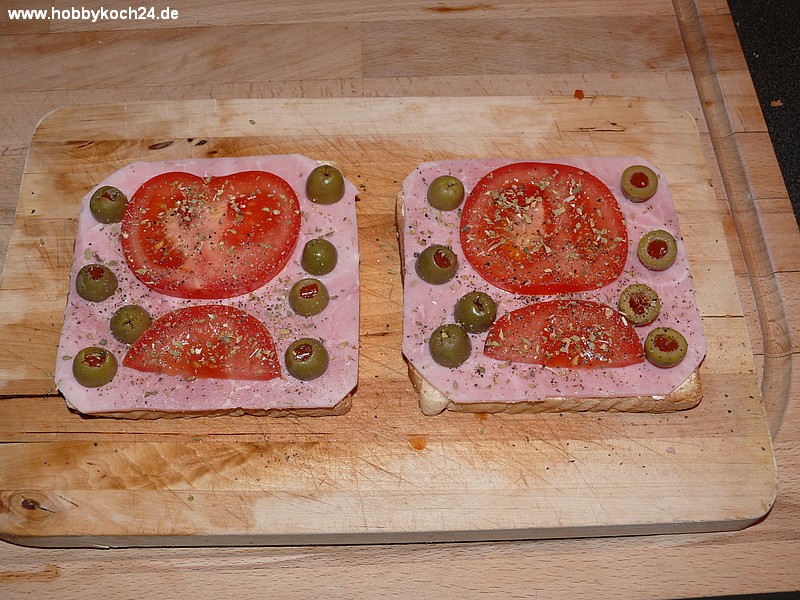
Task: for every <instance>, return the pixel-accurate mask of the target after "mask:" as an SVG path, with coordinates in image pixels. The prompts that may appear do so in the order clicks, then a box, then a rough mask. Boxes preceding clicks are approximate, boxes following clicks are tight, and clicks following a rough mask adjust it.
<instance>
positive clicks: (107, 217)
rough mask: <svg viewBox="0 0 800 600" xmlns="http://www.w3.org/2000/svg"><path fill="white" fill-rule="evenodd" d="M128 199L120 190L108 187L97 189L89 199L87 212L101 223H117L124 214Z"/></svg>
mask: <svg viewBox="0 0 800 600" xmlns="http://www.w3.org/2000/svg"><path fill="white" fill-rule="evenodd" d="M127 204H128V198H126V197H125V194H123V193H122V192H121V191H120V190H118V189H117V188H115V187H111V186H109V185H104V186H103V187H100V188H97V189H96V190H95V192H94V193H93V194H92V197H91V198H90V199H89V210H91V211H92V215H94V218H95V219H97V220H98V221H100V222H101V223H119V222H120V221H122V217H123V215H124V214H125V206H126V205H127Z"/></svg>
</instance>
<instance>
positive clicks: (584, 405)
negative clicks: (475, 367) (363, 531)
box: [395, 191, 703, 416]
mask: <svg viewBox="0 0 800 600" xmlns="http://www.w3.org/2000/svg"><path fill="white" fill-rule="evenodd" d="M404 224H405V219H404V211H403V192H402V191H401V192H400V193H399V194H398V195H397V200H396V202H395V227H396V235H397V243H398V246H399V249H400V274H401V280H402V282H403V284H404V285H405V261H404V257H405V247H404V244H403V227H404ZM403 358H404V359H405V356H404V357H403ZM405 360H406V364H407V366H408V377H409V379H410V380H411V385H412V386H413V387H414V390H416V392H417V393H418V394H419V406H420V410H421V411H422V413H423V414H424V415H427V416H434V415H438V414H440V413H442V412H444V411H445V410H449V411H453V412H473V413H508V414H520V413H543V412H601V411H606V412H639V413H665V412H675V411H678V410H687V409H690V408H694V407H695V406H697V405H698V404H699V403H700V401H701V400H702V398H703V387H702V384H701V381H700V372H699V369H697V370H695V371H694V372H693V373H692V374H691V375H690V376H689V378H688V379H686V381H684V382H683V383H682V384H681V385H680V386H679V387H678V388H677V389H676V390H674V391H673V392H671V393H670V394H667V395H666V396H625V397H616V398H603V397H589V398H562V397H554V398H541V399H536V400H528V399H524V398H518V399H515V398H508V399H504V400H502V401H498V400H491V399H487V401H486V402H456V401H455V400H452V399H450V398H449V397H448V396H447V393H445V392H442V391H441V390H439V389H437V388H436V387H435V386H434V385H433V384H432V383H430V382H429V381H428V380H427V379H425V378H424V377H423V376H422V374H421V373H420V372H419V371H418V370H417V369H416V368H415V367H414V366H413V365H412V364H411V363H410V362H409V361H408V360H407V359H405Z"/></svg>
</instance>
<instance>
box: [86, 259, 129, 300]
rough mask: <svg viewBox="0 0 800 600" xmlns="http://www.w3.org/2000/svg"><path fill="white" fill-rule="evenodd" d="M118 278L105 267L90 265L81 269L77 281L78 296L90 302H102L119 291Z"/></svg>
mask: <svg viewBox="0 0 800 600" xmlns="http://www.w3.org/2000/svg"><path fill="white" fill-rule="evenodd" d="M118 285H119V284H118V283H117V276H116V275H114V273H113V272H112V271H111V269H109V268H108V267H106V266H105V265H98V264H94V263H93V264H90V265H84V266H83V267H81V270H80V271H78V275H77V277H76V279H75V289H76V290H77V292H78V295H79V296H80V297H81V298H83V299H84V300H88V301H90V302H102V301H103V300H106V299H107V298H109V297H110V296H111V294H113V293H114V292H115V291H116V290H117V286H118Z"/></svg>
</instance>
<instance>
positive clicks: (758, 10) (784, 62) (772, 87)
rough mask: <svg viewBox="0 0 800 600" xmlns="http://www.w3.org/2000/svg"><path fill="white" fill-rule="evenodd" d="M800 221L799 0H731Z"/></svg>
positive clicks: (784, 176)
mask: <svg viewBox="0 0 800 600" xmlns="http://www.w3.org/2000/svg"><path fill="white" fill-rule="evenodd" d="M728 6H729V7H730V11H731V17H732V18H733V23H734V25H735V26H736V32H737V34H738V35H739V40H740V42H741V45H742V51H743V52H744V56H745V59H746V60H747V65H748V67H749V68H750V76H751V77H752V79H753V85H754V86H755V88H756V93H757V94H758V101H759V104H760V105H761V112H762V113H763V114H764V120H765V121H766V123H767V129H768V130H769V135H770V138H771V139H772V144H773V146H774V147H775V155H776V156H777V158H778V165H779V166H780V168H781V172H782V173H783V180H784V183H785V184H786V190H787V192H788V193H789V199H790V200H791V201H792V207H793V208H794V214H795V217H797V219H798V223H800V0H728Z"/></svg>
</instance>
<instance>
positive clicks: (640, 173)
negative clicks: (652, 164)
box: [620, 165, 658, 202]
mask: <svg viewBox="0 0 800 600" xmlns="http://www.w3.org/2000/svg"><path fill="white" fill-rule="evenodd" d="M620 185H621V186H622V193H623V194H624V195H625V197H626V198H627V199H628V200H632V201H633V202H644V201H645V200H649V199H650V198H652V197H653V194H655V193H656V190H657V189H658V175H656V174H655V171H653V169H651V168H649V167H645V166H644V165H632V166H630V167H628V168H627V169H625V170H624V171H623V172H622V179H621V181H620Z"/></svg>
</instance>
